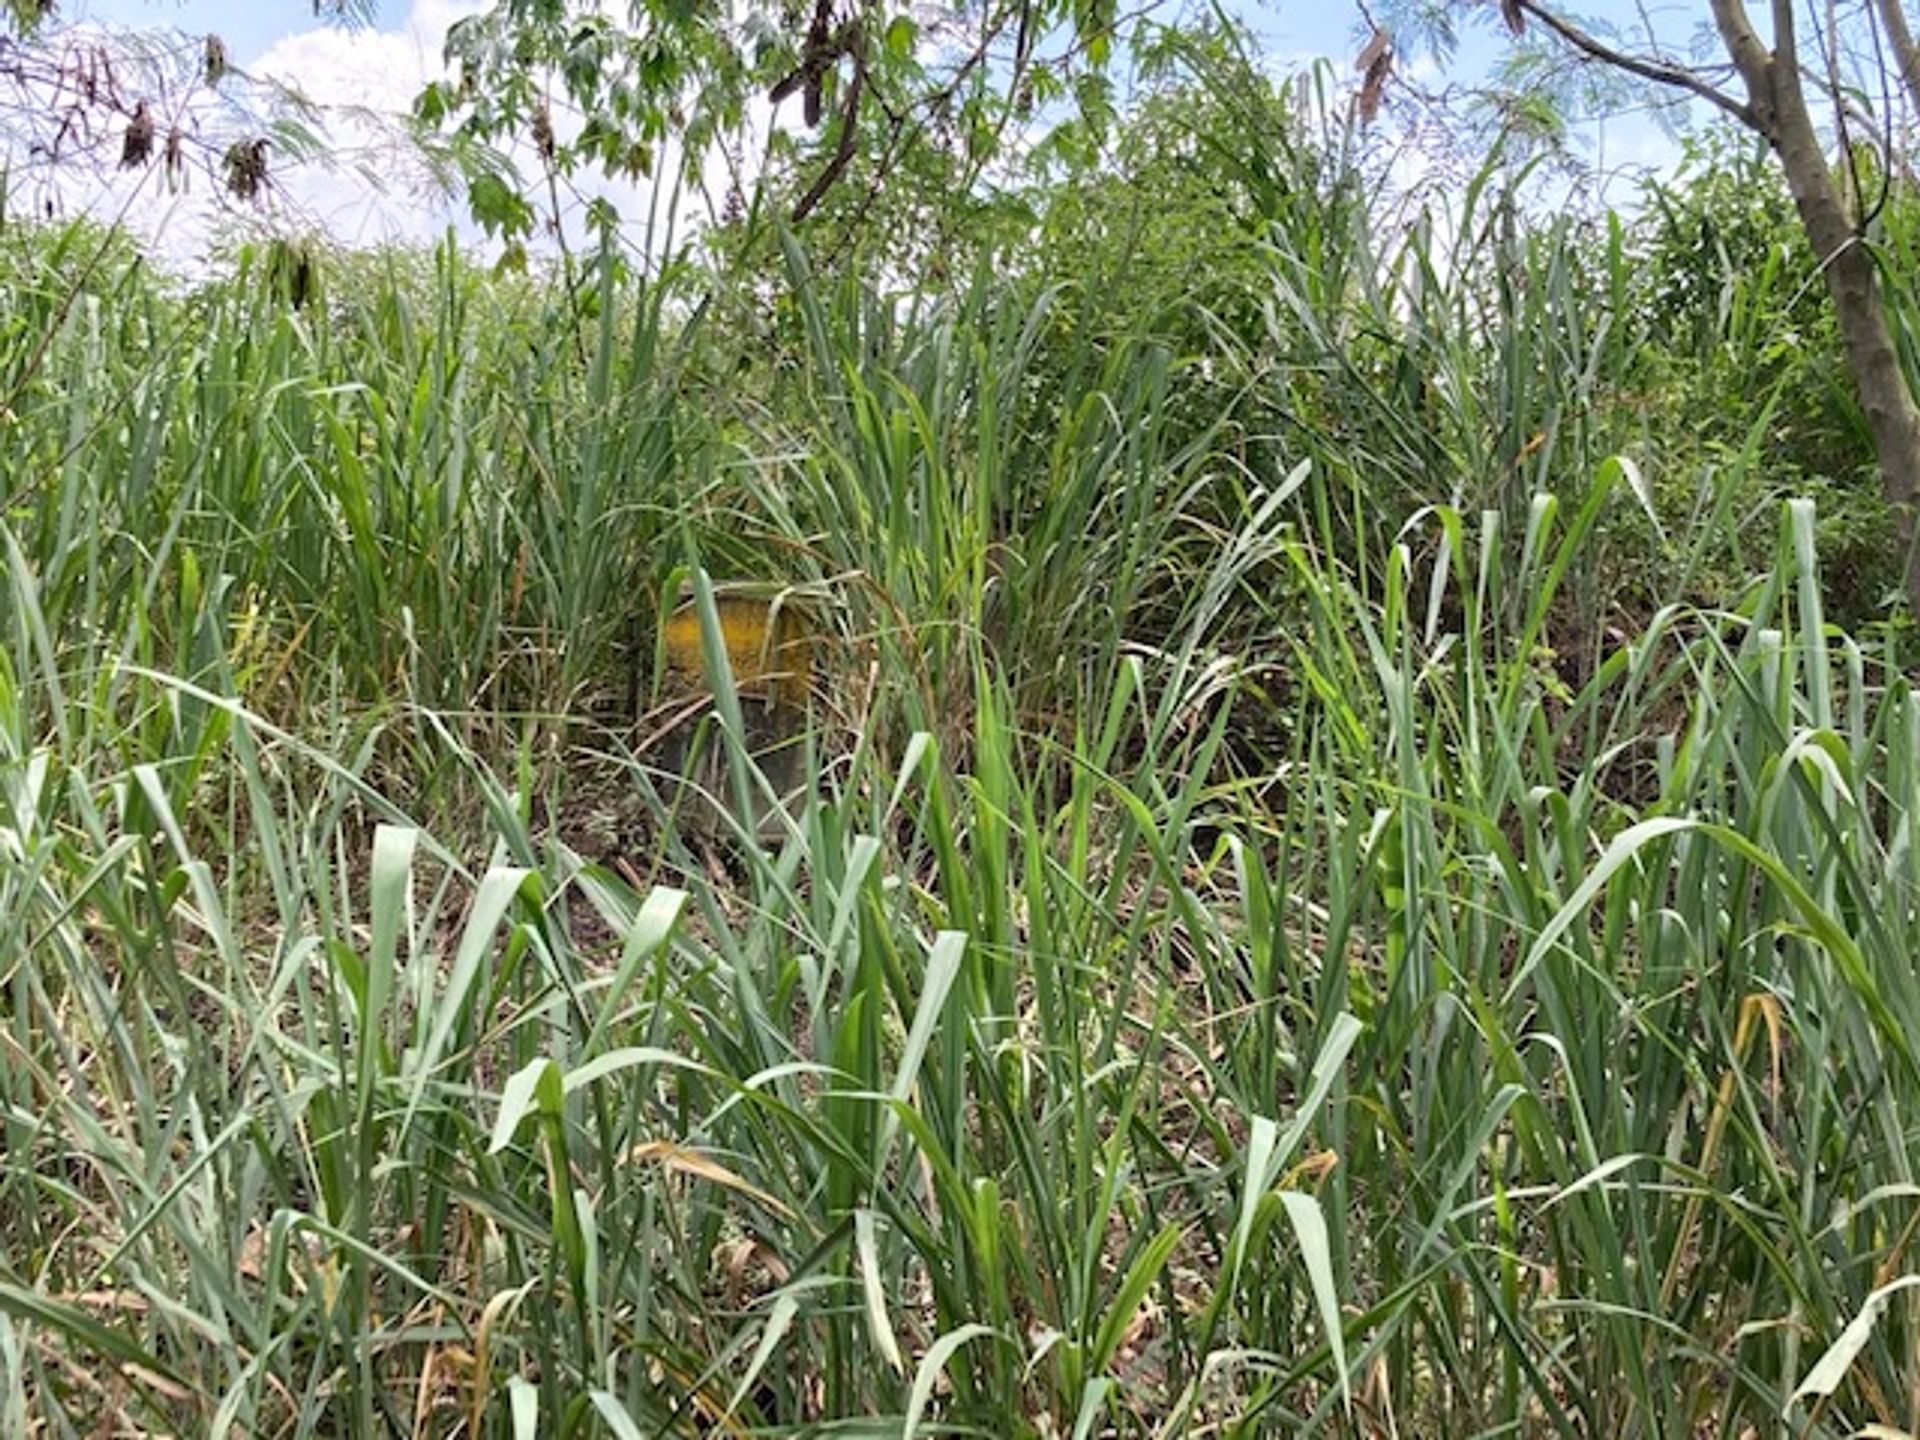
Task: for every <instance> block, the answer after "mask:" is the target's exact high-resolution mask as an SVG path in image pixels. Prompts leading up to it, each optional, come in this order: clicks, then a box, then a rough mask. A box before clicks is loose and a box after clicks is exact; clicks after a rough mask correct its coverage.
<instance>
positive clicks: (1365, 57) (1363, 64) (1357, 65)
mask: <svg viewBox="0 0 1920 1440" xmlns="http://www.w3.org/2000/svg"><path fill="white" fill-rule="evenodd" d="M1391 49H1393V37H1392V36H1391V35H1389V34H1388V33H1387V32H1386V31H1385V30H1382V29H1381V28H1380V27H1379V26H1378V25H1376V26H1374V27H1373V35H1372V38H1370V39H1369V40H1368V41H1367V43H1366V47H1365V48H1364V49H1362V50H1361V52H1360V53H1359V55H1358V56H1356V57H1355V58H1354V62H1353V68H1354V69H1356V70H1361V71H1366V70H1371V69H1373V67H1374V65H1375V64H1376V63H1378V61H1379V59H1380V57H1381V56H1382V55H1384V54H1386V53H1387V52H1388V51H1389V50H1391Z"/></svg>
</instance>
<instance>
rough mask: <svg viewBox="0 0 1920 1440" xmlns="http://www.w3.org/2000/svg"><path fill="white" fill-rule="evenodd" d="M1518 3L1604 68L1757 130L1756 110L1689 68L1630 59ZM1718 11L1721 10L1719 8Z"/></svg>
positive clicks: (1522, 0) (1528, 0)
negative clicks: (1687, 97) (1681, 93)
mask: <svg viewBox="0 0 1920 1440" xmlns="http://www.w3.org/2000/svg"><path fill="white" fill-rule="evenodd" d="M1515 3H1516V4H1518V6H1519V7H1520V9H1521V10H1522V11H1523V12H1524V13H1526V14H1528V15H1531V16H1532V17H1533V18H1534V19H1536V20H1538V21H1539V22H1540V23H1541V24H1542V25H1544V26H1546V27H1547V29H1549V30H1551V31H1553V33H1554V34H1555V35H1558V36H1559V37H1560V38H1561V39H1562V40H1564V41H1565V42H1566V43H1567V44H1569V45H1571V46H1572V47H1573V48H1574V49H1575V50H1578V51H1579V52H1580V53H1581V54H1583V55H1585V56H1586V57H1587V58H1588V59H1591V60H1598V61H1599V62H1600V63H1601V64H1603V65H1610V66H1613V67H1614V68H1615V69H1618V70H1625V71H1627V72H1628V73H1629V74H1632V75H1638V76H1639V77H1640V78H1641V79H1642V80H1651V81H1653V82H1654V83H1656V84H1659V85H1671V86H1673V87H1674V88H1676V89H1680V90H1685V91H1688V92H1690V93H1691V94H1694V95H1697V96H1699V97H1700V98H1701V99H1702V100H1705V101H1706V102H1707V103H1708V104H1709V105H1713V106H1715V107H1717V108H1719V109H1721V110H1724V111H1726V113H1727V114H1729V115H1731V116H1733V118H1734V119H1736V120H1738V121H1739V122H1740V123H1741V124H1743V125H1746V126H1748V127H1751V128H1757V127H1756V126H1755V117H1754V113H1753V110H1752V109H1751V108H1750V107H1749V106H1746V105H1743V104H1741V103H1740V101H1738V100H1736V99H1734V98H1733V96H1731V95H1729V94H1727V92H1726V91H1724V90H1721V89H1720V88H1718V87H1717V86H1715V85H1711V84H1709V83H1708V82H1707V81H1705V80H1703V79H1701V78H1700V76H1699V75H1697V74H1695V73H1694V72H1693V71H1691V70H1689V69H1687V68H1686V67H1685V66H1683V65H1670V64H1668V63H1667V62H1666V61H1664V60H1656V59H1653V58H1652V57H1651V56H1645V55H1630V54H1628V53H1627V52H1626V51H1624V50H1616V49H1614V48H1613V47H1612V46H1611V45H1609V44H1607V43H1606V42H1605V41H1604V40H1600V39H1598V38H1596V37H1595V36H1592V35H1589V34H1588V33H1587V32H1586V31H1585V30H1582V29H1581V28H1580V27H1579V26H1578V25H1575V24H1574V23H1573V22H1572V21H1571V20H1569V19H1567V18H1566V17H1565V16H1564V15H1560V14H1557V13H1556V12H1554V11H1552V10H1549V9H1548V8H1547V7H1546V6H1545V5H1542V4H1540V3H1539V0H1515ZM1714 8H1715V9H1716V10H1717V9H1718V8H1719V6H1718V4H1716V5H1715V7H1714Z"/></svg>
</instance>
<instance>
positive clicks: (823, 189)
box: [793, 22, 867, 225]
mask: <svg viewBox="0 0 1920 1440" xmlns="http://www.w3.org/2000/svg"><path fill="white" fill-rule="evenodd" d="M856 23H857V22H856ZM851 53H852V55H853V79H852V80H850V81H849V82H848V83H847V106H846V109H845V110H843V111H842V112H841V115H840V143H839V144H838V145H836V146H835V147H834V151H833V156H832V158H831V159H829V160H828V161H827V164H826V168H825V169H823V170H822V171H821V172H820V174H819V177H818V178H817V179H815V180H814V182H813V184H811V185H809V186H808V187H807V193H806V194H804V195H802V196H801V197H800V199H799V202H798V203H797V204H795V205H794V207H793V223H794V224H795V225H798V224H799V223H800V222H801V221H802V220H804V219H806V218H807V216H809V215H811V214H812V213H813V211H814V207H815V206H817V205H818V204H819V203H820V202H821V201H822V200H824V199H826V196H827V192H828V191H829V190H831V189H832V188H833V182H834V181H836V180H838V179H839V178H840V174H841V172H842V171H843V170H845V169H846V168H847V166H848V164H849V163H851V161H852V160H853V151H854V146H855V145H856V144H857V143H858V141H859V136H860V92H861V90H862V89H863V88H865V86H866V83H867V55H866V47H865V46H864V45H863V44H862V43H861V37H860V36H859V35H858V34H856V35H855V37H854V42H853V45H852V47H851Z"/></svg>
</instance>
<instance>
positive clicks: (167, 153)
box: [160, 125, 186, 184]
mask: <svg viewBox="0 0 1920 1440" xmlns="http://www.w3.org/2000/svg"><path fill="white" fill-rule="evenodd" d="M185 143H186V136H184V135H182V134H181V133H180V127H179V126H178V125H176V126H174V127H173V128H172V129H171V130H169V131H168V132H167V145H166V149H164V150H163V151H161V154H160V163H161V164H162V165H163V166H165V167H166V171H167V181H168V183H169V184H171V183H172V182H174V181H176V180H178V179H179V178H180V174H181V171H182V170H183V169H184V168H185V166H186V156H185V153H184V150H185Z"/></svg>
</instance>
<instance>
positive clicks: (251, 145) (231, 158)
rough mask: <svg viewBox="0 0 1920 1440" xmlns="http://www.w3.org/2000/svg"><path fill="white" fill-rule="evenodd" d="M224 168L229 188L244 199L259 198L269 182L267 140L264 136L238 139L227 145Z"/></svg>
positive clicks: (230, 191) (232, 192)
mask: <svg viewBox="0 0 1920 1440" xmlns="http://www.w3.org/2000/svg"><path fill="white" fill-rule="evenodd" d="M221 163H222V168H224V169H225V171H226V175H227V190H228V191H229V193H231V194H233V195H236V196H238V197H239V198H240V199H242V200H257V199H259V198H260V192H261V191H262V190H264V189H265V188H266V184H267V142H266V139H265V138H264V137H256V138H254V139H252V140H236V141H234V142H233V144H231V145H229V146H228V147H227V153H226V156H225V158H224V159H223V161H222V162H221Z"/></svg>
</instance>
